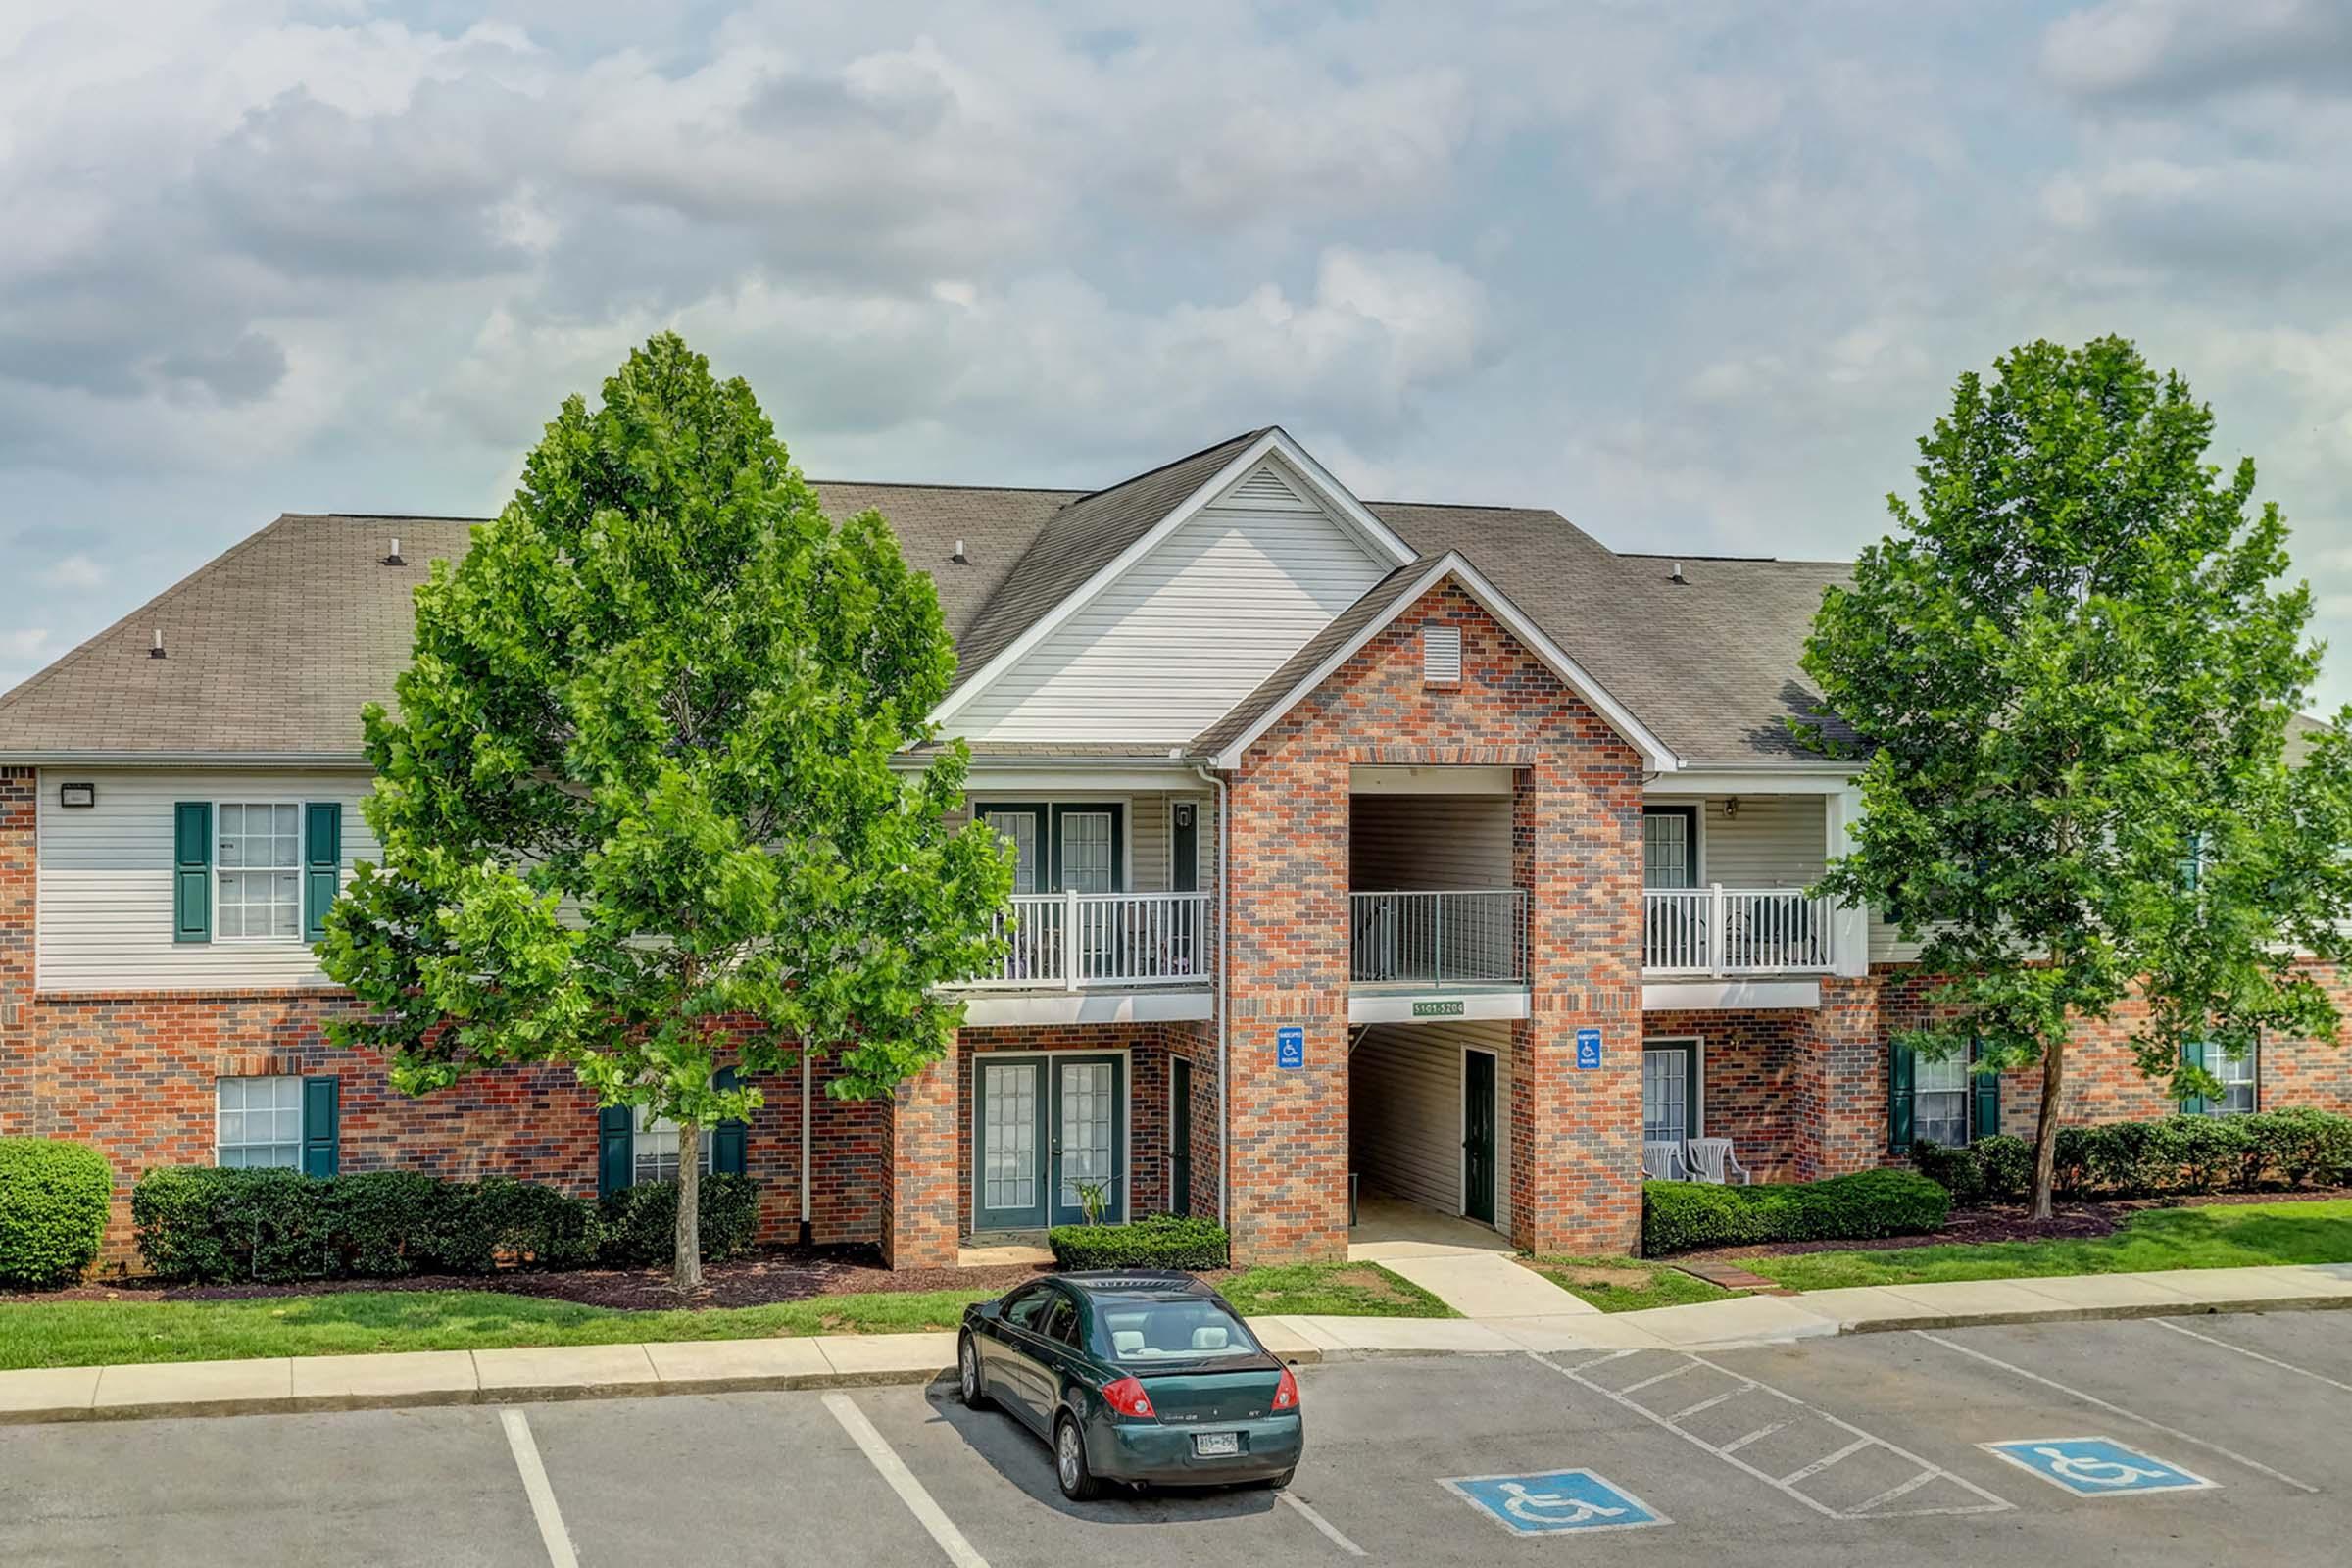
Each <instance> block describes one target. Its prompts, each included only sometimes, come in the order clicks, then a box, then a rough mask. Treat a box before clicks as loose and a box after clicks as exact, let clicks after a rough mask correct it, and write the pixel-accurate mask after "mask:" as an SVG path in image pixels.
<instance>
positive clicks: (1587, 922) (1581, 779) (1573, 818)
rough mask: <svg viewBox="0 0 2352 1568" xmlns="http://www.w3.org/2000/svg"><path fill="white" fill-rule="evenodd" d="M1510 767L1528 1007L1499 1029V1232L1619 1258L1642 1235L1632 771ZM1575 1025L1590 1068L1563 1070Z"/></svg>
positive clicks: (1555, 1248)
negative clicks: (1504, 1031) (1503, 1094)
mask: <svg viewBox="0 0 2352 1568" xmlns="http://www.w3.org/2000/svg"><path fill="white" fill-rule="evenodd" d="M1572 764H1573V759H1571V758H1568V757H1558V758H1547V759H1546V760H1543V761H1540V762H1538V763H1536V764H1535V765H1533V766H1530V767H1526V768H1522V769H1521V770H1520V772H1519V777H1518V788H1517V791H1516V793H1515V797H1514V800H1513V805H1512V824H1511V861H1512V880H1513V881H1514V882H1516V883H1517V884H1518V885H1519V886H1520V887H1522V888H1525V889H1527V890H1528V980H1529V988H1530V990H1529V1016H1528V1017H1527V1018H1526V1019H1525V1020H1523V1021H1521V1022H1519V1023H1516V1024H1514V1025H1513V1026H1512V1028H1511V1105H1510V1137H1511V1159H1510V1176H1511V1240H1512V1241H1513V1242H1514V1243H1516V1244H1517V1245H1518V1246H1520V1247H1522V1248H1525V1249H1528V1250H1531V1251H1542V1252H1588V1253H1602V1254H1617V1253H1626V1252H1630V1251H1633V1250H1636V1249H1637V1248H1638V1247H1639V1245H1640V1243H1641V1237H1642V980H1641V975H1642V780H1641V773H1640V770H1639V768H1638V767H1627V768H1624V769H1622V770H1619V771H1618V773H1616V774H1612V773H1610V772H1607V771H1603V770H1601V769H1596V768H1591V767H1588V768H1587V769H1586V770H1584V771H1582V772H1579V771H1575V770H1572ZM1579 1029H1597V1030H1599V1031H1600V1039H1601V1058H1600V1065H1599V1066H1598V1067H1593V1068H1580V1067H1579V1066H1578V1065H1577V1055H1576V1035H1577V1031H1578V1030H1579Z"/></svg>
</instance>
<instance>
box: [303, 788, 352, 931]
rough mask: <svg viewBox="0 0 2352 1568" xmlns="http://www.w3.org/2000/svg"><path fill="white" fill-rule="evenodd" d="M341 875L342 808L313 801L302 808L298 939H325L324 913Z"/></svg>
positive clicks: (331, 901) (338, 888)
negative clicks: (300, 936)
mask: <svg viewBox="0 0 2352 1568" xmlns="http://www.w3.org/2000/svg"><path fill="white" fill-rule="evenodd" d="M342 874H343V807H342V805H341V804H340V803H339V802H335V801H313V802H311V803H310V804H309V805H308V806H306V807H304V808H303V809H302V939H303V940H304V941H305V942H324V941H325V940H326V911H327V910H328V909H330V908H332V907H334V903H335V894H336V893H337V892H339V891H340V890H341V881H342Z"/></svg>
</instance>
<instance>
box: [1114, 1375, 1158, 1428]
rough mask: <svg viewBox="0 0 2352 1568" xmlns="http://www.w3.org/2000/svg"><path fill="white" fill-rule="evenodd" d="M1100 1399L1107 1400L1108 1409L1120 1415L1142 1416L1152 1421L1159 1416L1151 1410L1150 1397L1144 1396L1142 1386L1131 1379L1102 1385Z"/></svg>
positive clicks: (1122, 1379)
mask: <svg viewBox="0 0 2352 1568" xmlns="http://www.w3.org/2000/svg"><path fill="white" fill-rule="evenodd" d="M1103 1398H1105V1399H1107V1400H1109V1401H1110V1407H1111V1408H1112V1409H1113V1410H1116V1411H1117V1412H1118V1413H1119V1414H1121V1415H1133V1416H1142V1417H1144V1418H1145V1419H1147V1420H1152V1419H1155V1418H1157V1416H1158V1414H1159V1412H1158V1411H1156V1410H1154V1409H1152V1396H1150V1395H1149V1394H1146V1393H1145V1392H1144V1386H1143V1385H1142V1384H1141V1383H1138V1382H1137V1381H1136V1380H1135V1379H1133V1378H1121V1379H1119V1381H1118V1382H1116V1383H1105V1384H1103Z"/></svg>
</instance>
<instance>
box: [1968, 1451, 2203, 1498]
mask: <svg viewBox="0 0 2352 1568" xmlns="http://www.w3.org/2000/svg"><path fill="white" fill-rule="evenodd" d="M1985 1447H1986V1448H1988V1449H1990V1450H1991V1451H1992V1452H1994V1453H1997V1454H1999V1455H2000V1456H2001V1457H2002V1458H2004V1459H2006V1460H2008V1461H2009V1462H2010V1463H2011V1464H2014V1465H2017V1466H2020V1467H2021V1468H2023V1469H2027V1470H2031V1471H2033V1472H2034V1474H2035V1475H2037V1476H2039V1477H2041V1479H2042V1480H2044V1481H2047V1482H2048V1483H2050V1485H2052V1486H2054V1487H2063V1488H2065V1489H2066V1490H2067V1491H2068V1492H2071V1493H2073V1494H2074V1495H2076V1496H2078V1497H2129V1496H2137V1495H2144V1494H2146V1493H2150V1492H2202V1491H2205V1490H2207V1489H2209V1488H2212V1487H2215V1486H2218V1485H2220V1483H2218V1482H2214V1481H2208V1480H2206V1479H2205V1478H2204V1477H2203V1476H2200V1475H2195V1474H2192V1473H2190V1472H2189V1471H2186V1470H2183V1469H2181V1468H2180V1466H2179V1465H2177V1464H2167V1463H2166V1462H2165V1461H2164V1460H2162V1459H2158V1458H2154V1457H2152V1456H2151V1455H2148V1454H2144V1453H2141V1452H2140V1451H2139V1450H2138V1449H2136V1448H2127V1447H2125V1446H2123V1445H2122V1444H2120V1443H2118V1442H2116V1441H2115V1440H2114V1439H2113V1438H2029V1439H2026V1440H2024V1441H2022V1442H2018V1443H1987V1444H1985Z"/></svg>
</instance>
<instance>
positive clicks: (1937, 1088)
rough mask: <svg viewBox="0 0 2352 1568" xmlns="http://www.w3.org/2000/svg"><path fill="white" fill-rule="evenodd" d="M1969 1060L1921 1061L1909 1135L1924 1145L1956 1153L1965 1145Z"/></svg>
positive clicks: (1956, 1056) (1953, 1056) (1957, 1056)
mask: <svg viewBox="0 0 2352 1568" xmlns="http://www.w3.org/2000/svg"><path fill="white" fill-rule="evenodd" d="M1968 1080H1969V1071H1968V1060H1967V1058H1966V1057H1964V1056H1962V1055H1961V1054H1959V1053H1957V1052H1954V1053H1953V1054H1951V1055H1948V1056H1946V1057H1944V1058H1943V1059H1942V1060H1941V1061H1930V1060H1928V1059H1927V1058H1926V1057H1924V1056H1923V1057H1921V1058H1920V1061H1919V1078H1918V1084H1917V1099H1916V1100H1915V1101H1914V1102H1913V1104H1914V1109H1913V1112H1912V1114H1913V1122H1912V1128H1911V1131H1912V1134H1913V1136H1914V1137H1915V1138H1916V1139H1917V1140H1918V1141H1919V1142H1920V1143H1923V1144H1942V1145H1945V1146H1946V1147H1948V1148H1954V1149H1957V1148H1959V1147H1960V1146H1961V1145H1964V1144H1966V1143H1967V1142H1968V1100H1969V1082H1968Z"/></svg>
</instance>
